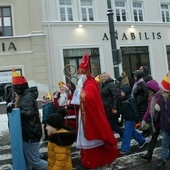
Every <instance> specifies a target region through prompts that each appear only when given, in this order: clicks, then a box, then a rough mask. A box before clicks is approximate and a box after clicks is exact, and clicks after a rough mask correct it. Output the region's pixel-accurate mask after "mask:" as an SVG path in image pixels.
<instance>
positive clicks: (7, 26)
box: [0, 7, 13, 36]
mask: <svg viewBox="0 0 170 170" xmlns="http://www.w3.org/2000/svg"><path fill="white" fill-rule="evenodd" d="M12 35H13V33H12V17H11V7H0V36H12Z"/></svg>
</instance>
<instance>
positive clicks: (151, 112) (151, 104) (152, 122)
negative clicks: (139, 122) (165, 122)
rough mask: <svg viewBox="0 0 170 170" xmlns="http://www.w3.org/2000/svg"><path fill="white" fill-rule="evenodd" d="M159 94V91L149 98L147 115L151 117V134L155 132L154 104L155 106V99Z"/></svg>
mask: <svg viewBox="0 0 170 170" xmlns="http://www.w3.org/2000/svg"><path fill="white" fill-rule="evenodd" d="M160 94H161V90H159V91H157V92H156V93H155V94H153V95H152V96H151V101H150V109H149V113H150V115H151V127H152V130H153V133H154V132H155V131H156V129H155V126H154V113H155V104H156V97H157V96H159V95H160Z"/></svg>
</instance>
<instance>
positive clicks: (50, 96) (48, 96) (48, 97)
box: [44, 92, 52, 100]
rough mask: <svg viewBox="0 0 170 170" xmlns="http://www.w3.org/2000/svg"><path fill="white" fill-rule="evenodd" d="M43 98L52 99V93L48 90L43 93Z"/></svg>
mask: <svg viewBox="0 0 170 170" xmlns="http://www.w3.org/2000/svg"><path fill="white" fill-rule="evenodd" d="M44 98H45V99H46V100H52V95H51V94H50V93H49V92H48V93H46V94H45V96H44Z"/></svg>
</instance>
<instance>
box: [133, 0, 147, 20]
mask: <svg viewBox="0 0 170 170" xmlns="http://www.w3.org/2000/svg"><path fill="white" fill-rule="evenodd" d="M133 16H134V21H144V17H143V4H142V2H133Z"/></svg>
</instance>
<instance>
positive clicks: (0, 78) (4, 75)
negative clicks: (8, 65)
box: [0, 70, 21, 84]
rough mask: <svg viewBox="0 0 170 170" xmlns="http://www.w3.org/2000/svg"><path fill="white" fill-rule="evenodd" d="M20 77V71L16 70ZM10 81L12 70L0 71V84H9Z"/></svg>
mask: <svg viewBox="0 0 170 170" xmlns="http://www.w3.org/2000/svg"><path fill="white" fill-rule="evenodd" d="M16 71H17V72H18V73H19V74H20V75H21V70H16ZM11 81H12V70H10V71H0V84H1V83H11Z"/></svg>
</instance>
